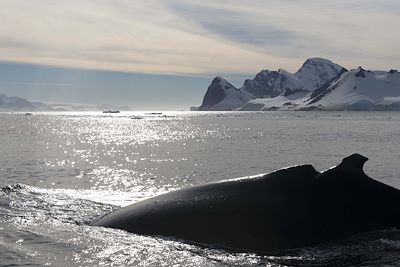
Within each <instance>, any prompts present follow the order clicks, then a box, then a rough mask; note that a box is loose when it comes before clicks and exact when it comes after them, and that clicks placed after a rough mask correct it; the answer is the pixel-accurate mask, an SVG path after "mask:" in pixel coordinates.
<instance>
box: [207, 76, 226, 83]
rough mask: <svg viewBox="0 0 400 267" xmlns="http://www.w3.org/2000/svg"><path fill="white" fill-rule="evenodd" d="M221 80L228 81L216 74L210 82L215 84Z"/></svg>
mask: <svg viewBox="0 0 400 267" xmlns="http://www.w3.org/2000/svg"><path fill="white" fill-rule="evenodd" d="M221 82H222V83H228V81H227V80H225V79H224V78H222V77H221V76H217V77H215V78H214V79H213V80H212V82H211V84H216V83H221Z"/></svg>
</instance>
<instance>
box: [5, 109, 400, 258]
mask: <svg viewBox="0 0 400 267" xmlns="http://www.w3.org/2000/svg"><path fill="white" fill-rule="evenodd" d="M399 133H400V113H391V112H240V113H239V112H162V113H161V114H159V113H153V114H150V113H145V112H126V113H120V114H102V113H99V112H83V113H76V112H75V113H68V112H65V113H62V112H61V113H35V114H34V115H32V116H25V114H23V113H0V152H1V153H0V266H99V265H101V266H353V265H357V266H378V265H387V266H390V265H392V266H396V265H400V231H399V230H396V229H385V230H382V231H377V232H373V233H367V234H362V235H358V236H355V237H352V238H350V239H347V240H344V241H341V242H337V243H333V244H329V245H323V246H318V247H309V248H301V249H295V250H290V251H286V252H284V253H282V255H256V254H250V253H229V252H226V251H223V250H219V249H214V248H208V249H206V248H200V247H197V246H194V245H189V244H185V243H181V242H179V241H176V240H171V239H163V238H153V237H145V236H139V235H134V234H130V233H126V232H124V231H121V230H114V229H105V228H101V227H92V226H88V225H87V224H88V223H89V222H91V221H93V220H94V219H96V218H98V217H100V216H102V215H104V214H105V213H108V212H110V211H112V210H115V209H118V208H119V207H121V206H126V205H129V204H131V203H134V202H137V201H140V200H143V199H146V198H149V197H152V196H155V195H158V194H162V193H165V192H168V191H171V190H175V189H179V188H183V187H187V186H192V185H199V184H204V183H207V182H212V181H218V180H224V179H229V178H235V177H241V176H248V175H255V174H260V173H267V172H270V171H273V170H276V169H279V168H282V167H287V166H291V165H297V164H313V165H314V167H315V168H316V169H317V170H320V171H322V170H325V169H327V168H329V167H331V166H334V165H336V164H338V163H339V162H340V161H341V159H342V158H343V157H344V156H347V155H349V154H351V153H355V152H357V153H361V154H363V155H365V156H367V157H368V158H369V159H370V160H369V161H368V162H367V163H366V166H365V172H366V173H367V174H368V175H369V176H371V177H373V178H375V179H377V180H380V181H382V182H385V183H387V184H389V185H391V186H394V187H396V188H399V189H400V164H399V161H400V134H399ZM338 194H340V192H338ZM233 234H234V233H233Z"/></svg>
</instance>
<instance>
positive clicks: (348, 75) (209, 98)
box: [200, 58, 400, 110]
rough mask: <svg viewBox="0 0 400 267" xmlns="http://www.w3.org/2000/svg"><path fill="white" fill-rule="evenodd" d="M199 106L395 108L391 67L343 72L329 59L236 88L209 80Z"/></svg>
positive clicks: (398, 101) (396, 89)
mask: <svg viewBox="0 0 400 267" xmlns="http://www.w3.org/2000/svg"><path fill="white" fill-rule="evenodd" d="M200 109H201V110H400V73H399V72H398V71H396V70H391V71H389V72H385V71H368V70H364V69H362V68H361V67H359V68H357V69H354V70H350V71H348V70H347V69H345V68H343V67H342V66H340V65H338V64H335V63H333V62H332V61H329V60H326V59H321V58H312V59H308V60H307V61H306V62H305V63H304V64H303V65H302V67H301V68H300V69H299V70H298V71H297V72H296V73H295V74H291V73H289V72H287V71H285V70H279V71H268V70H263V71H261V72H259V73H258V74H257V75H256V77H255V78H254V79H252V80H246V81H245V82H244V84H243V87H241V88H239V89H237V88H235V87H234V86H233V85H231V84H230V83H229V82H227V81H226V80H224V79H222V78H221V77H217V78H216V79H214V81H213V82H212V84H211V85H210V87H209V88H208V90H207V93H206V96H205V97H204V100H203V104H202V106H201V107H200Z"/></svg>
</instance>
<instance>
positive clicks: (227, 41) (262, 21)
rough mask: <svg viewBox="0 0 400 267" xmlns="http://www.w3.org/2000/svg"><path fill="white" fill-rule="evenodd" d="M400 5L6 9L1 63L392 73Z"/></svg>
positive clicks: (224, 1) (13, 5)
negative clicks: (308, 67) (310, 67)
mask: <svg viewBox="0 0 400 267" xmlns="http://www.w3.org/2000/svg"><path fill="white" fill-rule="evenodd" d="M399 14H400V3H399V2H398V1H395V0H379V1H378V0H354V1H347V0H337V1H329V2H327V1H316V0H304V1H294V0H246V1H245V0H219V1H212V0H203V1H189V0H186V1H183V0H146V1H131V0H114V1H98V0H87V1H78V0H70V1H57V2H55V1H52V0H37V1H25V0H2V1H1V2H0V17H1V18H2V23H1V24H0V60H9V61H16V62H30V63H37V64H50V65H59V66H68V67H77V68H95V69H105V70H119V71H130V72H141V73H159V74H165V73H171V74H179V75H192V74H196V75H201V74H206V73H218V72H220V73H254V72H257V71H258V70H260V69H263V68H278V67H283V68H287V69H289V70H291V71H294V70H296V68H298V67H299V66H300V65H301V63H302V61H303V60H305V59H306V58H308V57H312V56H320V57H327V58H330V59H332V60H334V61H338V63H341V64H344V65H345V66H346V67H354V64H357V65H359V64H362V65H364V66H365V67H371V68H394V67H395V66H397V65H398V64H399V61H398V57H392V56H391V55H393V54H395V52H394V51H397V49H398V47H399V46H400V37H399V36H398V34H397V31H398V28H399V27H400V22H399V19H398V16H399Z"/></svg>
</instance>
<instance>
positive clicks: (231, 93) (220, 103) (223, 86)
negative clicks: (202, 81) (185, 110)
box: [200, 76, 251, 110]
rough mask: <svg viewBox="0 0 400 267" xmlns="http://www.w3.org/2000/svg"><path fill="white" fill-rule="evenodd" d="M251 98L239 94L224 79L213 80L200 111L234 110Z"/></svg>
mask: <svg viewBox="0 0 400 267" xmlns="http://www.w3.org/2000/svg"><path fill="white" fill-rule="evenodd" d="M250 99H251V97H250V96H249V95H248V94H246V93H243V92H241V91H240V90H239V89H237V88H236V87H235V86H233V85H232V84H230V83H229V82H228V81H226V80H225V79H224V78H222V77H220V76H218V77H216V78H214V80H213V81H212V82H211V85H210V86H209V87H208V89H207V92H206V94H205V96H204V99H203V103H202V104H201V106H200V110H234V109H237V108H239V107H241V106H242V105H243V104H245V103H246V102H248V101H249V100H250Z"/></svg>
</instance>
